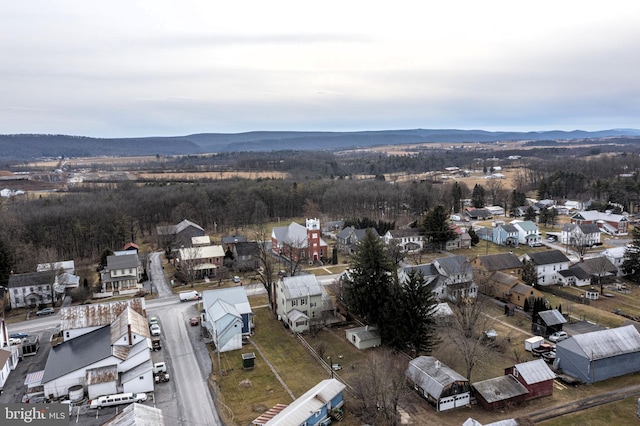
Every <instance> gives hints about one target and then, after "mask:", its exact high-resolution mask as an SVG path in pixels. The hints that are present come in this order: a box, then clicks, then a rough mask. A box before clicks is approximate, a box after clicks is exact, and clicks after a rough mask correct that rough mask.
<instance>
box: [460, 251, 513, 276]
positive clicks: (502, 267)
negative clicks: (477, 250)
mask: <svg viewBox="0 0 640 426" xmlns="http://www.w3.org/2000/svg"><path fill="white" fill-rule="evenodd" d="M471 265H472V266H473V268H474V269H475V270H476V273H477V274H478V275H479V276H480V277H488V276H489V275H491V274H492V273H494V272H498V271H500V272H504V273H505V274H509V275H513V276H515V277H518V278H521V277H522V267H523V265H522V262H521V261H520V259H518V256H516V255H515V254H513V253H512V252H509V253H497V254H487V255H484V256H476V257H475V258H474V259H473V260H472V261H471Z"/></svg>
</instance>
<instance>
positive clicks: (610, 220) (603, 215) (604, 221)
mask: <svg viewBox="0 0 640 426" xmlns="http://www.w3.org/2000/svg"><path fill="white" fill-rule="evenodd" d="M571 223H575V224H577V225H584V224H587V223H591V224H595V225H597V226H598V228H600V230H601V231H602V232H604V233H605V234H609V235H627V234H628V233H629V221H628V220H627V218H626V217H625V216H624V215H621V214H614V213H612V212H611V210H607V211H605V212H599V211H597V210H586V211H581V212H578V213H576V214H574V215H573V216H571Z"/></svg>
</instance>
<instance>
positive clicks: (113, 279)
mask: <svg viewBox="0 0 640 426" xmlns="http://www.w3.org/2000/svg"><path fill="white" fill-rule="evenodd" d="M142 272H143V270H142V263H141V262H140V259H139V258H138V253H137V252H135V251H129V252H128V253H126V254H122V255H119V256H116V255H113V256H107V266H106V267H105V269H104V270H103V271H102V272H101V275H100V276H101V279H102V293H98V294H95V296H96V297H106V296H112V295H114V294H134V293H136V292H137V291H138V290H140V289H141V288H142V284H141V283H140V280H141V279H142Z"/></svg>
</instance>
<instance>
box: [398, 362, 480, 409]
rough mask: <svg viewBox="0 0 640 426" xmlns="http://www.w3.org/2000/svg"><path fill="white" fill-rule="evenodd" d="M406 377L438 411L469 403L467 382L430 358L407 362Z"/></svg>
mask: <svg viewBox="0 0 640 426" xmlns="http://www.w3.org/2000/svg"><path fill="white" fill-rule="evenodd" d="M406 376H407V378H408V379H409V381H410V382H411V383H412V384H413V387H414V388H415V389H416V390H417V391H418V392H420V394H421V395H422V396H423V397H425V398H426V399H427V401H429V403H431V404H432V405H433V406H434V407H435V408H436V410H438V411H445V410H450V409H452V408H457V407H465V406H467V405H469V403H470V398H471V386H470V385H469V381H468V380H467V379H466V378H465V377H463V376H461V375H460V374H458V373H457V372H455V371H454V370H452V369H450V368H449V367H447V366H446V365H444V364H443V363H442V362H440V361H439V360H437V359H436V358H434V357H432V356H420V357H418V358H414V359H412V360H411V361H409V367H408V368H407V371H406Z"/></svg>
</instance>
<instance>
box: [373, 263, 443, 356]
mask: <svg viewBox="0 0 640 426" xmlns="http://www.w3.org/2000/svg"><path fill="white" fill-rule="evenodd" d="M396 289H397V291H395V297H393V298H392V300H393V303H389V304H387V308H388V310H387V312H388V314H389V315H387V321H385V324H387V325H386V326H385V327H384V331H385V335H383V336H382V337H383V339H384V341H385V342H386V343H388V344H389V345H391V346H393V347H395V348H396V349H399V350H405V349H406V348H410V349H411V351H412V352H413V353H412V354H413V355H414V356H419V355H420V354H424V353H431V351H432V350H433V349H434V347H435V345H436V344H437V342H438V339H437V333H436V332H435V327H436V321H435V317H434V309H435V306H436V305H437V304H438V302H437V300H436V298H435V296H434V294H433V292H432V291H431V288H430V287H429V286H428V285H427V282H426V280H425V278H424V275H423V274H422V272H421V271H416V270H411V271H410V272H409V273H408V275H407V280H406V281H405V282H404V283H402V285H399V286H397V287H396ZM389 308H391V309H389Z"/></svg>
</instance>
